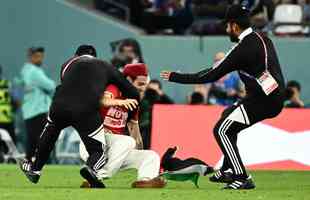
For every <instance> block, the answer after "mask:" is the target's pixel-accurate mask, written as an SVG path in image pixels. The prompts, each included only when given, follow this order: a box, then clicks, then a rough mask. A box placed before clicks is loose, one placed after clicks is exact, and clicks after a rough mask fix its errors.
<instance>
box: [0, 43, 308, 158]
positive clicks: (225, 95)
mask: <svg viewBox="0 0 310 200" xmlns="http://www.w3.org/2000/svg"><path fill="white" fill-rule="evenodd" d="M86 47H88V46H86ZM90 47H92V46H90ZM111 47H112V51H113V52H114V57H113V58H112V59H111V63H112V64H113V66H115V67H117V68H118V69H119V70H120V71H122V69H123V67H124V66H125V65H126V64H130V63H144V59H143V55H142V51H141V48H140V45H139V43H138V42H137V41H136V40H134V39H124V40H120V41H116V42H112V43H111ZM92 48H93V47H92ZM91 50H92V51H96V50H95V49H91ZM224 57H225V54H224V53H223V52H218V53H217V54H216V55H215V56H214V65H216V64H217V63H218V62H220V61H221V60H222V59H223V58H224ZM18 76H19V81H18V87H11V84H10V82H9V81H8V80H6V79H5V77H4V76H3V75H2V67H0V163H1V162H4V161H9V160H10V158H11V157H14V158H16V157H18V156H21V155H20V154H19V153H18V150H17V148H16V144H18V143H21V142H23V144H22V145H21V146H23V149H24V150H23V151H24V152H25V155H22V156H25V157H26V158H27V159H29V160H30V159H33V156H34V153H35V149H36V145H37V141H38V139H39V137H40V134H41V132H42V130H43V129H44V125H45V123H46V120H47V113H48V110H49V106H50V103H51V98H52V95H53V92H54V91H55V88H56V84H55V82H54V81H53V80H52V79H51V78H49V77H48V75H47V74H46V73H45V70H44V48H43V47H31V48H29V49H28V51H27V60H26V62H25V64H24V65H23V66H22V67H21V71H20V74H19V75H18ZM150 76H154V75H152V74H150ZM149 79H150V78H149ZM15 84H16V83H15ZM300 93H301V86H300V83H298V82H297V81H289V82H288V83H287V89H286V99H287V101H286V106H287V107H291V108H303V107H305V104H304V102H303V101H302V100H301V97H300ZM245 94H246V92H245V89H244V86H243V84H242V83H241V81H240V78H239V77H238V74H237V73H234V72H233V73H230V74H228V75H226V76H224V77H223V78H221V79H220V80H218V81H217V82H215V83H212V84H200V85H195V86H194V87H193V92H192V93H191V94H189V95H188V98H187V100H188V102H187V103H188V104H191V105H206V104H209V105H223V106H229V105H232V104H233V103H234V102H236V101H237V100H239V99H242V98H243V97H244V96H245ZM174 103H175V102H174V100H173V99H172V98H171V97H169V96H168V95H167V94H166V93H165V90H164V88H163V85H162V83H161V82H160V81H159V80H157V79H150V80H149V81H148V84H147V86H146V89H145V91H143V92H141V103H140V112H139V114H140V116H139V125H140V130H141V134H142V139H143V144H144V148H145V149H149V148H150V138H151V130H152V110H153V106H154V105H155V104H174ZM18 110H21V113H22V116H23V120H24V125H25V131H26V136H27V137H26V138H27V140H26V141H21V140H20V138H21V136H20V135H18V134H21V133H22V132H21V131H18V134H16V131H15V130H16V129H17V126H16V123H15V119H16V116H15V114H16V113H17V111H18ZM19 146H20V145H19ZM6 154H10V155H9V157H5V155H6ZM10 156H11V157H10ZM5 158H6V159H5Z"/></svg>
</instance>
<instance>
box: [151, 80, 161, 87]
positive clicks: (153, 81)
mask: <svg viewBox="0 0 310 200" xmlns="http://www.w3.org/2000/svg"><path fill="white" fill-rule="evenodd" d="M150 83H155V84H158V86H159V89H162V84H161V82H160V81H159V80H158V79H152V80H151V81H150Z"/></svg>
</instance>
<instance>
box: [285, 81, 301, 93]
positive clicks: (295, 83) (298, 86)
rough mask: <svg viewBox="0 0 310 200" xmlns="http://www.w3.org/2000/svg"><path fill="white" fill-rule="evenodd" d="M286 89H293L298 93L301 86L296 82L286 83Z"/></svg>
mask: <svg viewBox="0 0 310 200" xmlns="http://www.w3.org/2000/svg"><path fill="white" fill-rule="evenodd" d="M286 87H294V88H297V90H298V91H301V85H300V83H299V82H298V81H296V80H291V81H288V82H287V84H286Z"/></svg>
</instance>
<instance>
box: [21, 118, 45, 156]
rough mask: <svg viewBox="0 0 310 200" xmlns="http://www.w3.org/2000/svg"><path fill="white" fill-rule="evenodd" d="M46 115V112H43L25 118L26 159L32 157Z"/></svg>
mask: <svg viewBox="0 0 310 200" xmlns="http://www.w3.org/2000/svg"><path fill="white" fill-rule="evenodd" d="M46 116H47V113H43V114H39V115H37V116H35V117H32V118H30V119H26V120H25V125H26V131H27V144H26V159H28V160H31V159H32V158H33V157H34V154H35V150H36V147H37V144H38V141H39V138H40V135H41V133H42V131H43V129H44V126H45V123H46Z"/></svg>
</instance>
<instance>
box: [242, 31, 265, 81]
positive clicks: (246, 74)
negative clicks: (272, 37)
mask: <svg viewBox="0 0 310 200" xmlns="http://www.w3.org/2000/svg"><path fill="white" fill-rule="evenodd" d="M253 32H254V33H255V34H256V35H257V37H258V38H259V39H260V40H261V41H262V43H263V47H264V52H265V71H268V53H267V47H266V44H265V41H264V40H263V38H262V36H260V34H258V33H257V32H255V31H253ZM240 72H241V73H242V74H243V75H245V76H247V77H249V78H254V79H256V78H255V77H254V76H252V75H250V74H248V73H247V72H244V71H240Z"/></svg>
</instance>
